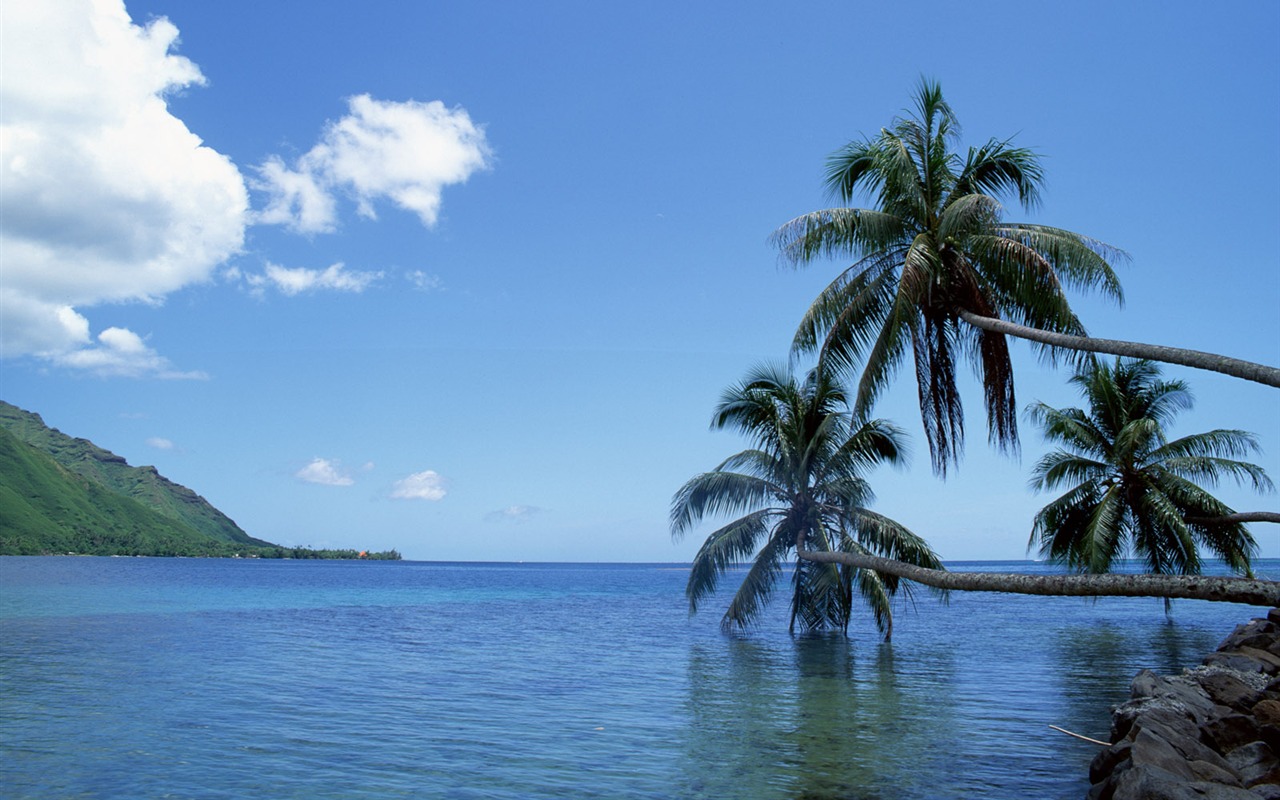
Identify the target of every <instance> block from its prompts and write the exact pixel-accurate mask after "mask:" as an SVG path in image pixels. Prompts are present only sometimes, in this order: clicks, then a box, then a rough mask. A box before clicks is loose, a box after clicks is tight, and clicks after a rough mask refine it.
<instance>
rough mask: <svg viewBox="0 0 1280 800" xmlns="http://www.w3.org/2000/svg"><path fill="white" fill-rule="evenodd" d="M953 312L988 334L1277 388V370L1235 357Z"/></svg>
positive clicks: (1279, 380) (1279, 377)
mask: <svg viewBox="0 0 1280 800" xmlns="http://www.w3.org/2000/svg"><path fill="white" fill-rule="evenodd" d="M957 313H958V314H959V315H960V319H962V320H964V321H965V322H967V323H969V324H970V325H972V326H973V327H975V328H981V329H982V330H984V331H991V332H992V333H1003V334H1005V335H1007V336H1016V337H1018V338H1019V339H1027V340H1030V341H1033V342H1039V343H1040V344H1047V345H1051V346H1053V347H1065V348H1067V349H1069V350H1084V351H1087V352H1090V353H1106V354H1108V355H1113V356H1125V357H1126V358H1145V359H1150V360H1151V361H1160V362H1163V363H1165V364H1181V365H1182V366H1184V367H1194V368H1196V369H1203V370H1208V371H1210V372H1220V373H1222V374H1223V375H1230V376H1232V377H1234V378H1243V379H1245V380H1247V381H1253V382H1255V383H1263V384H1266V385H1268V386H1275V387H1277V388H1280V368H1276V367H1269V366H1267V365H1265V364H1255V363H1253V362H1252V361H1244V360H1242V359H1239V358H1231V357H1229V356H1219V355H1214V354H1213V353H1205V352H1201V351H1200V350H1186V349H1183V348H1181V347H1165V346H1164V345H1158V344H1143V343H1141V342H1124V341H1120V340H1118V339H1095V338H1093V337H1092V336H1071V335H1070V334H1066V333H1053V332H1052V331H1046V330H1041V329H1040V328H1029V327H1027V326H1026V325H1019V324H1017V323H1015V322H1009V321H1007V320H1003V319H996V318H994V317H983V316H979V315H978V314H974V313H973V312H972V311H966V310H964V309H958V311H957Z"/></svg>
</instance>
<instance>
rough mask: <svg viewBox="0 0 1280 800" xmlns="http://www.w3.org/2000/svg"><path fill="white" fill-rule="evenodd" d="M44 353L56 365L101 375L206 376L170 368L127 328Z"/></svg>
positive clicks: (111, 376)
mask: <svg viewBox="0 0 1280 800" xmlns="http://www.w3.org/2000/svg"><path fill="white" fill-rule="evenodd" d="M47 356H48V358H49V359H50V360H52V361H53V362H54V363H55V364H58V365H59V366H63V367H70V368H73V369H78V370H84V371H85V372H90V373H93V374H95V375H98V376H100V377H104V378H114V377H125V378H141V377H154V378H163V379H168V380H205V379H207V378H208V377H209V376H208V375H206V374H205V373H203V372H199V371H189V372H183V371H180V370H176V369H174V368H173V365H171V364H170V363H169V359H167V358H165V357H164V356H161V355H159V354H158V353H156V351H155V350H152V349H151V348H150V347H148V346H147V344H146V342H144V341H143V340H142V337H140V336H138V334H136V333H134V332H133V331H131V330H128V329H127V328H107V329H106V330H105V331H103V332H102V333H100V334H98V343H97V344H96V345H90V346H87V347H84V346H82V347H80V348H78V349H74V350H67V351H61V352H53V353H49V354H47Z"/></svg>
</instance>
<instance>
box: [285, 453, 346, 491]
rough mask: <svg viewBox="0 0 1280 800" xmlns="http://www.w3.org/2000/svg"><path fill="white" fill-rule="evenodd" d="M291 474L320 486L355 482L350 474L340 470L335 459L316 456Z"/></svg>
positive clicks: (343, 484)
mask: <svg viewBox="0 0 1280 800" xmlns="http://www.w3.org/2000/svg"><path fill="white" fill-rule="evenodd" d="M293 475H294V477H295V478H297V479H298V480H300V481H303V482H304V483H316V484H320V485H321V486H350V485H351V484H353V483H355V480H353V479H352V478H351V476H350V475H347V474H346V473H345V472H343V471H342V470H341V468H340V467H339V464H338V462H337V461H336V460H330V459H327V458H320V457H318V456H317V457H316V458H313V459H311V461H310V463H308V464H307V465H306V466H305V467H303V468H302V469H300V470H298V471H297V472H295V473H294V474H293Z"/></svg>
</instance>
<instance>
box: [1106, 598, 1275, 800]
mask: <svg viewBox="0 0 1280 800" xmlns="http://www.w3.org/2000/svg"><path fill="white" fill-rule="evenodd" d="M1130 694H1131V699H1130V700H1128V701H1127V702H1124V703H1121V704H1120V705H1118V706H1116V707H1115V708H1114V709H1113V710H1112V724H1111V742H1112V744H1111V745H1110V746H1109V747H1107V748H1106V749H1105V750H1102V751H1101V752H1100V753H1098V755H1097V756H1096V757H1095V758H1094V759H1093V762H1092V764H1091V765H1090V768H1089V782H1090V784H1091V788H1090V790H1089V793H1088V795H1087V796H1088V798H1089V800H1112V799H1114V800H1145V799H1147V798H1150V799H1151V800H1155V799H1156V798H1167V799H1168V800H1183V798H1186V799H1187V800H1191V798H1204V797H1209V798H1219V800H1258V798H1267V800H1277V799H1280V608H1273V609H1271V610H1270V611H1268V612H1267V614H1266V616H1264V617H1258V618H1254V619H1251V620H1249V621H1248V622H1246V623H1244V624H1241V625H1239V626H1237V627H1236V629H1235V630H1234V631H1233V632H1232V633H1231V634H1230V635H1229V636H1227V638H1226V639H1225V640H1224V641H1223V642H1222V643H1221V644H1220V645H1219V646H1218V649H1217V650H1216V651H1214V652H1212V653H1210V654H1209V655H1207V656H1205V657H1204V659H1203V660H1202V661H1201V664H1200V666H1198V667H1195V668H1192V669H1184V670H1183V672H1182V674H1181V675H1176V676H1161V675H1157V674H1156V673H1154V672H1152V671H1151V670H1147V669H1144V670H1142V671H1141V672H1139V673H1138V674H1137V675H1136V676H1135V677H1134V679H1133V683H1132V685H1131V687H1130Z"/></svg>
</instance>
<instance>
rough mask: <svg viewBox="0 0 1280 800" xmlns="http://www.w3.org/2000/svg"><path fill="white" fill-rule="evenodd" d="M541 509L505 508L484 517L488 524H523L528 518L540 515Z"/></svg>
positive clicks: (534, 507)
mask: <svg viewBox="0 0 1280 800" xmlns="http://www.w3.org/2000/svg"><path fill="white" fill-rule="evenodd" d="M541 513H542V509H540V508H538V507H537V506H520V505H516V506H507V507H506V508H504V509H501V510H499V511H493V512H490V513H488V514H486V515H485V519H487V520H489V521H490V522H524V521H525V520H527V519H529V518H530V517H532V516H534V515H536V514H541Z"/></svg>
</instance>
